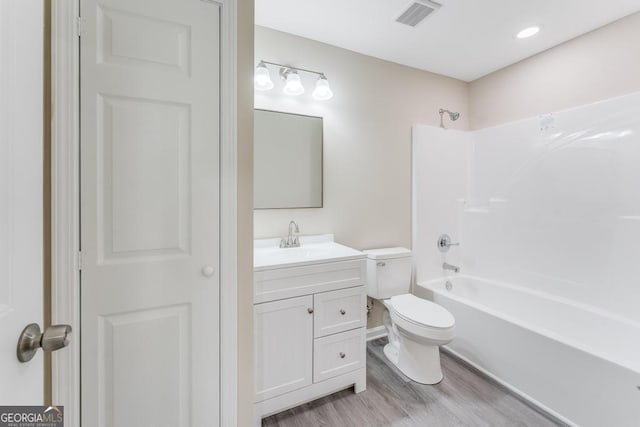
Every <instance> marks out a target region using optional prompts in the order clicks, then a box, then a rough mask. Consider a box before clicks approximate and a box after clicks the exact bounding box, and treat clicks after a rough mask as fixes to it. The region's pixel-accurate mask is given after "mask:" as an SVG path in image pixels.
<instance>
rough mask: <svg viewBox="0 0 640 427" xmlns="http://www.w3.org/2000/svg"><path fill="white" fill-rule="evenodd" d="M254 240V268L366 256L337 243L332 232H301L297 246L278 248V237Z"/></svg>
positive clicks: (306, 263)
mask: <svg viewBox="0 0 640 427" xmlns="http://www.w3.org/2000/svg"><path fill="white" fill-rule="evenodd" d="M253 242H254V243H253V269H254V271H262V270H270V269H274V268H286V267H298V266H304V265H311V264H322V263H326V262H335V261H348V260H354V259H364V258H366V255H365V254H364V253H362V252H360V251H358V250H356V249H352V248H349V247H347V246H344V245H341V244H339V243H336V242H335V241H334V237H333V234H322V235H317V236H300V247H297V248H280V238H275V239H260V240H254V241H253Z"/></svg>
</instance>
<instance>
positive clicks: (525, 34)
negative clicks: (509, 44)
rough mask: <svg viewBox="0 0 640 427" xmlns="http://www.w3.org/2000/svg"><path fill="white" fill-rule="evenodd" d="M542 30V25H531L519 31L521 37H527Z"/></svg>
mask: <svg viewBox="0 0 640 427" xmlns="http://www.w3.org/2000/svg"><path fill="white" fill-rule="evenodd" d="M538 31H540V27H529V28H525V29H524V30H522V31H520V32H519V33H518V38H519V39H526V38H527V37H531V36H535V35H536V34H538Z"/></svg>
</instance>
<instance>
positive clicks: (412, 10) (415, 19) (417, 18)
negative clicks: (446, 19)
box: [396, 0, 442, 27]
mask: <svg viewBox="0 0 640 427" xmlns="http://www.w3.org/2000/svg"><path fill="white" fill-rule="evenodd" d="M440 6H442V5H441V4H439V3H436V2H433V1H429V0H414V1H413V2H412V3H411V4H409V7H407V9H406V10H405V11H404V12H402V14H401V15H400V16H399V17H398V18H397V19H396V22H399V23H401V24H405V25H408V26H410V27H415V26H417V25H418V24H419V23H421V22H422V21H423V20H424V19H425V18H426V17H427V16H429V15H431V14H432V13H433V12H436V11H437V10H438V9H440Z"/></svg>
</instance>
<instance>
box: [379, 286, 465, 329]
mask: <svg viewBox="0 0 640 427" xmlns="http://www.w3.org/2000/svg"><path fill="white" fill-rule="evenodd" d="M388 301H389V306H390V307H391V308H392V309H393V311H394V314H396V315H397V316H398V317H399V318H401V319H402V320H404V321H405V322H408V323H411V324H412V325H414V326H417V327H422V328H425V329H436V330H443V329H450V328H453V327H454V326H455V319H454V317H453V315H452V314H451V313H449V311H448V310H447V309H446V308H444V307H442V306H440V305H438V304H436V303H433V302H431V301H428V300H425V299H422V298H418V297H417V296H415V295H412V294H404V295H396V296H393V297H391V299H390V300H388Z"/></svg>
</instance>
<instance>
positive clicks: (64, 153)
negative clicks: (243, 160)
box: [51, 0, 238, 427]
mask: <svg viewBox="0 0 640 427" xmlns="http://www.w3.org/2000/svg"><path fill="white" fill-rule="evenodd" d="M203 1H211V2H212V3H216V4H218V5H219V6H220V16H221V46H220V55H221V57H220V63H221V70H220V71H221V73H220V97H221V99H220V111H221V117H220V257H221V259H220V270H221V271H220V346H219V348H220V399H221V401H220V425H221V426H235V425H237V378H238V373H237V260H236V256H237V255H236V254H237V251H236V247H237V215H236V214H237V178H236V177H237V174H236V171H237V130H236V127H237V119H236V112H237V108H236V105H237V104H236V98H237V78H236V75H237V73H236V64H237V36H236V34H237V30H236V28H237V27H236V19H237V18H236V17H237V13H236V10H237V4H236V1H237V0H216V1H213V0H203ZM79 9H80V2H79V0H56V1H55V2H52V11H51V15H52V23H51V24H52V25H51V32H52V34H51V43H52V46H51V53H52V64H51V73H52V103H53V105H52V118H51V119H52V150H51V152H52V159H51V169H52V170H51V174H52V177H51V191H52V207H51V215H52V260H51V262H52V301H51V304H52V307H51V309H52V310H51V313H52V322H53V323H54V324H55V323H65V324H69V325H72V327H73V328H74V330H75V331H79V330H80V329H79V326H80V325H79V321H80V275H79V269H78V256H77V254H78V252H79V250H80V248H79V244H80V238H79V237H80V236H79V230H80V212H79V207H80V200H79V198H80V174H79V170H80V169H79V168H80V164H79V158H80V156H79V153H80V140H79V135H80V133H79V129H80V102H79V100H80V98H79V87H80V69H79V64H80V61H79V59H80V58H79V52H80V44H79V43H80V39H79V37H78V35H79V32H81V31H82V25H81V21H80V20H79V18H78V17H79V16H80V13H79V12H80V10H79ZM79 336H80V334H79V333H76V334H74V338H75V337H79ZM68 350H69V351H61V352H57V353H55V354H54V355H53V367H52V376H53V378H52V380H53V403H54V404H64V405H65V414H66V417H65V421H66V423H65V425H66V426H67V427H81V425H80V345H79V342H73V343H72V345H71V346H70V348H69V349H68Z"/></svg>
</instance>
